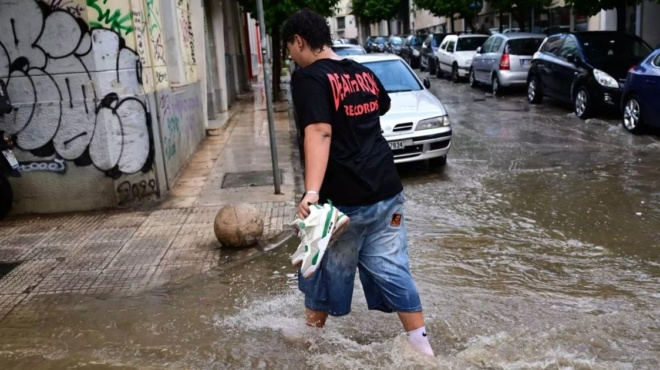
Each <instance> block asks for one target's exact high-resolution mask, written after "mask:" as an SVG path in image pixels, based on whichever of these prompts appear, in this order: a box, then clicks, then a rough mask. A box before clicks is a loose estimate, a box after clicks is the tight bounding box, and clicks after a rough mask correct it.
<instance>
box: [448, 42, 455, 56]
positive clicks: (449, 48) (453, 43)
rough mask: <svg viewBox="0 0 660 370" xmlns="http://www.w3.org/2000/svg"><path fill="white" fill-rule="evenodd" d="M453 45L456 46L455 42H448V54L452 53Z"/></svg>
mask: <svg viewBox="0 0 660 370" xmlns="http://www.w3.org/2000/svg"><path fill="white" fill-rule="evenodd" d="M454 45H456V41H454V40H451V41H449V44H448V45H447V51H448V52H450V53H453V52H454Z"/></svg>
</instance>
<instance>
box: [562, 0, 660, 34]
mask: <svg viewBox="0 0 660 370" xmlns="http://www.w3.org/2000/svg"><path fill="white" fill-rule="evenodd" d="M651 1H654V0H651ZM642 2H643V0H566V5H569V6H572V7H573V8H574V9H575V11H576V12H577V13H580V14H584V15H587V16H593V15H596V14H598V13H599V12H600V11H601V10H611V9H616V18H617V19H616V28H617V30H618V31H625V29H626V7H628V6H635V5H639V4H641V3H642ZM655 2H657V3H660V0H655Z"/></svg>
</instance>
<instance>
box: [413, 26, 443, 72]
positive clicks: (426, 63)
mask: <svg viewBox="0 0 660 370" xmlns="http://www.w3.org/2000/svg"><path fill="white" fill-rule="evenodd" d="M447 35H448V34H447V33H433V34H430V35H428V36H426V40H424V43H422V51H421V54H422V55H421V57H420V59H419V70H420V71H426V70H428V71H429V73H430V74H432V75H433V74H435V72H436V68H437V66H438V64H437V63H436V59H435V54H436V53H437V52H438V48H440V44H441V43H442V40H444V39H445V37H447Z"/></svg>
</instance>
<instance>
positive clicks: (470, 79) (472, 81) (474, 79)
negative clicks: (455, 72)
mask: <svg viewBox="0 0 660 370" xmlns="http://www.w3.org/2000/svg"><path fill="white" fill-rule="evenodd" d="M468 84H469V85H470V87H471V88H473V89H476V88H477V87H479V82H478V81H477V77H476V76H475V75H474V69H472V68H470V76H469V77H468Z"/></svg>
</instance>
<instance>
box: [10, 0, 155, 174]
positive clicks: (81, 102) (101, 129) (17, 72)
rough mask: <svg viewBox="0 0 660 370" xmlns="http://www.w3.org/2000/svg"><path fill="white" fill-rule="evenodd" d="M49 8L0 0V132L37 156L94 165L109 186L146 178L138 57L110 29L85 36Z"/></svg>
mask: <svg viewBox="0 0 660 370" xmlns="http://www.w3.org/2000/svg"><path fill="white" fill-rule="evenodd" d="M53 3H54V2H51V3H50V4H48V3H43V2H40V1H35V0H24V1H14V0H0V8H1V9H2V12H0V79H2V80H3V81H5V82H6V83H7V86H8V92H9V96H10V98H11V100H12V103H13V104H14V108H15V110H14V112H13V113H12V114H9V115H8V116H6V117H5V118H4V119H0V130H3V131H6V132H9V133H10V134H15V135H17V138H18V140H17V144H18V146H19V148H21V149H23V150H26V151H30V152H31V153H32V154H34V155H36V156H39V157H51V156H54V155H57V156H59V157H60V158H62V159H65V160H68V161H74V163H75V164H77V165H79V166H86V165H94V166H95V167H96V168H98V169H99V170H102V171H104V172H105V173H106V174H107V175H108V176H111V177H113V178H118V177H120V176H121V175H122V174H130V173H137V172H140V171H142V172H148V171H149V170H150V169H151V168H152V164H153V158H154V149H153V145H152V143H153V135H152V131H151V120H150V118H151V116H150V114H149V112H148V109H147V106H146V105H145V103H144V101H143V99H142V98H140V97H138V96H140V95H141V94H142V92H141V84H142V64H141V62H140V59H139V56H138V55H137V53H136V52H135V51H134V50H132V49H130V48H128V47H126V42H125V41H124V39H123V38H122V36H121V35H120V33H119V31H117V29H116V28H117V27H115V29H113V28H112V27H111V28H110V29H108V28H93V27H94V26H93V25H92V26H93V27H92V28H90V27H89V26H88V25H87V24H86V23H85V22H84V20H83V19H81V18H79V17H77V16H76V14H75V12H69V11H66V10H63V9H62V8H61V6H63V5H66V4H65V3H63V2H60V3H58V4H57V5H59V6H60V8H55V9H54V8H53V6H52V5H53ZM97 3H98V1H91V0H88V1H87V5H88V6H92V7H93V6H94V5H98V4H97ZM104 3H105V2H104ZM90 4H91V5H90ZM104 14H106V13H104ZM107 14H109V13H107ZM111 18H112V17H111ZM111 18H108V19H111ZM104 19H105V18H104ZM120 24H121V23H120ZM120 30H124V31H125V29H120ZM92 71H94V72H92ZM92 75H94V76H92Z"/></svg>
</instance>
